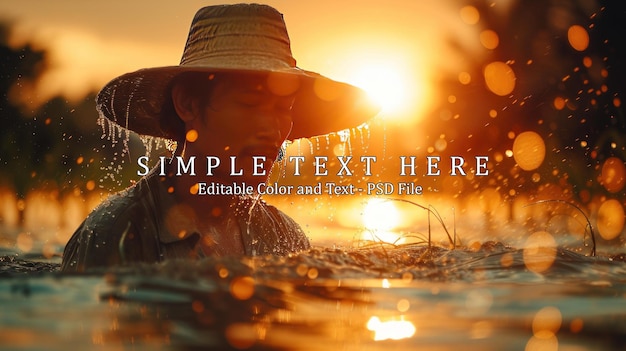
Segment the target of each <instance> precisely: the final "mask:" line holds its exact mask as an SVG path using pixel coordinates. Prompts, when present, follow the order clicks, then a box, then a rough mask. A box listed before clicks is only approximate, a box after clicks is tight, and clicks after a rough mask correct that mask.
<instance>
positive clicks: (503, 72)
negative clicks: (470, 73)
mask: <svg viewBox="0 0 626 351" xmlns="http://www.w3.org/2000/svg"><path fill="white" fill-rule="evenodd" d="M483 74H484V76H485V83H486V84H487V88H489V90H490V91H491V92H492V93H494V94H496V95H499V96H505V95H508V94H510V93H511V92H513V89H515V80H516V78H515V72H513V69H512V68H511V67H510V66H509V65H507V64H506V63H504V62H500V61H495V62H491V63H489V64H488V65H486V66H485V69H484V71H483Z"/></svg>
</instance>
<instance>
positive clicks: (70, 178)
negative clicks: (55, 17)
mask: <svg viewBox="0 0 626 351" xmlns="http://www.w3.org/2000/svg"><path fill="white" fill-rule="evenodd" d="M9 35H10V28H9V27H8V26H7V25H0V57H2V60H1V61H0V94H1V96H2V99H1V100H0V118H1V120H2V123H3V125H2V128H0V181H1V182H2V184H3V185H8V186H10V187H13V188H14V189H15V191H16V193H17V195H18V197H20V198H23V197H24V196H25V195H26V194H27V193H28V192H29V191H31V190H32V189H36V188H48V189H56V190H59V191H60V192H69V191H72V192H75V191H77V190H78V191H80V192H83V191H91V190H97V189H104V190H105V191H115V190H118V189H120V188H123V187H125V186H126V185H128V181H129V180H130V179H134V178H136V174H135V172H136V167H121V166H120V165H122V164H124V163H128V158H124V157H122V156H123V155H125V154H127V152H128V151H127V150H124V149H123V148H124V145H122V143H116V144H115V143H111V142H110V140H107V138H103V133H102V128H101V127H100V126H98V124H97V120H98V114H97V112H96V108H95V95H94V94H89V95H88V96H86V97H85V98H84V99H82V100H81V101H80V102H79V103H68V101H66V100H65V99H64V98H63V97H60V96H57V97H55V98H53V99H51V100H50V101H47V102H45V103H44V104H43V105H41V106H40V107H38V108H37V109H36V110H35V111H29V112H28V114H25V113H24V112H23V111H22V109H21V108H20V105H19V102H17V101H14V100H15V99H11V98H10V94H11V93H12V89H13V87H14V86H16V85H20V84H26V83H27V82H29V81H30V82H32V81H36V80H37V78H38V77H39V75H40V74H41V73H42V72H44V71H45V69H46V67H47V63H46V53H45V51H41V50H36V49H34V48H33V47H32V46H31V45H29V44H26V45H24V46H22V47H19V48H13V47H10V46H9V44H8V39H9ZM130 149H131V150H132V152H133V153H134V154H137V153H143V145H142V144H141V143H140V142H139V140H138V138H137V137H136V136H133V137H132V138H131V140H130ZM89 181H91V182H89ZM88 182H89V183H88Z"/></svg>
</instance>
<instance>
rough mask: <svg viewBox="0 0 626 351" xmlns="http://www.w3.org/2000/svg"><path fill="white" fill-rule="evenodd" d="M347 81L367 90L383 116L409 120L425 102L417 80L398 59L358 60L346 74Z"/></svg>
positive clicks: (422, 90) (421, 88)
mask: <svg viewBox="0 0 626 351" xmlns="http://www.w3.org/2000/svg"><path fill="white" fill-rule="evenodd" d="M345 75H346V81H347V82H348V83H351V84H354V85H356V86H358V87H360V88H361V89H363V90H365V92H367V94H368V95H369V96H370V98H371V99H372V100H373V101H374V102H375V103H377V104H378V105H379V106H380V107H381V115H382V116H384V117H406V116H407V114H408V113H415V112H417V111H416V109H417V107H418V106H420V104H421V103H422V102H423V101H424V100H426V99H425V98H424V96H423V95H424V90H425V89H423V87H421V86H420V85H421V84H423V83H420V82H418V77H417V76H416V75H415V74H414V72H412V70H411V69H409V68H408V66H407V65H404V64H402V63H401V62H399V60H397V59H396V60H393V59H382V58H381V59H378V60H375V59H365V60H364V59H362V58H361V59H359V60H354V65H352V66H351V67H349V68H348V71H347V72H345Z"/></svg>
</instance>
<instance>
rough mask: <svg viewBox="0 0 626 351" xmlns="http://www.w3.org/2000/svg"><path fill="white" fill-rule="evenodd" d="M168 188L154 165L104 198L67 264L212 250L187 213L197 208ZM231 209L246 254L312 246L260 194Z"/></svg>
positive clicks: (78, 266) (76, 266) (80, 267)
mask: <svg viewBox="0 0 626 351" xmlns="http://www.w3.org/2000/svg"><path fill="white" fill-rule="evenodd" d="M168 188H169V185H168V179H167V177H160V176H158V173H157V172H156V169H154V170H152V172H150V173H149V174H148V175H146V176H145V177H144V178H142V179H141V180H140V181H139V182H137V183H136V184H135V185H134V186H132V187H130V188H128V189H126V190H124V191H121V192H119V193H117V194H115V195H113V196H111V197H110V198H109V199H107V200H106V201H105V202H103V203H102V204H101V205H100V206H98V207H97V208H96V209H95V210H94V211H93V212H92V213H91V214H90V215H89V216H88V217H87V219H85V221H84V222H83V223H82V224H81V225H80V227H78V229H77V230H76V232H75V233H74V234H73V235H72V237H71V238H70V240H69V242H68V243H67V245H66V247H65V251H64V253H63V261H62V264H61V269H62V270H64V271H84V270H86V269H89V268H94V267H107V266H114V265H122V264H128V263H133V262H147V263H152V262H160V261H163V260H166V259H171V258H187V257H194V258H197V257H202V256H204V255H207V254H210V250H209V253H207V249H206V245H202V239H203V237H202V235H201V234H200V233H199V232H198V231H197V230H195V227H194V226H193V225H191V223H192V222H193V221H192V220H191V218H185V217H191V216H193V215H192V214H191V212H193V211H184V208H185V206H184V204H179V203H177V201H176V198H175V196H174V194H172V193H170V192H168ZM199 196H200V195H199ZM205 196H210V195H205ZM229 210H230V211H232V215H233V216H232V217H234V218H235V219H236V222H237V225H238V227H239V230H240V233H241V240H242V242H243V247H244V251H245V255H248V256H255V255H287V254H289V253H292V252H297V251H301V250H306V249H308V248H309V247H310V245H309V241H308V239H307V237H306V236H305V234H304V232H303V231H302V229H301V228H300V226H299V225H298V224H297V223H296V222H295V221H294V220H293V219H291V218H290V217H289V216H287V215H286V214H284V213H283V212H281V211H279V210H278V209H276V208H275V207H273V206H271V205H268V204H267V203H265V202H264V201H263V200H261V199H259V198H256V199H255V198H252V197H242V198H240V199H239V201H238V203H237V205H236V206H234V207H233V208H230V209H229ZM207 211H209V210H207ZM207 215H210V214H207ZM168 218H169V220H168ZM172 219H173V220H172ZM172 222H173V223H183V226H186V227H185V228H186V230H179V229H173V227H176V228H182V227H181V226H180V225H179V226H176V225H174V226H173V225H172V224H171V223H172ZM172 231H175V232H172ZM217 245H219V244H217Z"/></svg>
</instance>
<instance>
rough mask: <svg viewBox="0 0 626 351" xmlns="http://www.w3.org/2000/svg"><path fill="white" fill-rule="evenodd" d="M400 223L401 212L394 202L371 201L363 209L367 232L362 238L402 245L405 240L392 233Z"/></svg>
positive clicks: (374, 199)
mask: <svg viewBox="0 0 626 351" xmlns="http://www.w3.org/2000/svg"><path fill="white" fill-rule="evenodd" d="M399 222H400V212H399V211H398V209H397V208H396V206H395V205H394V204H393V202H391V201H386V200H383V199H378V198H373V199H370V200H369V201H368V202H367V204H366V205H365V208H364V209H363V225H364V226H365V230H364V231H363V234H362V238H363V240H366V241H382V242H386V243H391V244H401V243H403V242H404V241H405V239H404V238H402V237H401V236H400V235H398V234H397V233H395V232H393V231H392V229H393V228H395V227H396V226H397V225H398V223H399Z"/></svg>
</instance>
